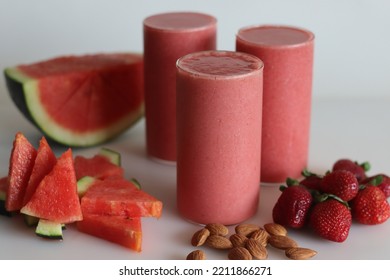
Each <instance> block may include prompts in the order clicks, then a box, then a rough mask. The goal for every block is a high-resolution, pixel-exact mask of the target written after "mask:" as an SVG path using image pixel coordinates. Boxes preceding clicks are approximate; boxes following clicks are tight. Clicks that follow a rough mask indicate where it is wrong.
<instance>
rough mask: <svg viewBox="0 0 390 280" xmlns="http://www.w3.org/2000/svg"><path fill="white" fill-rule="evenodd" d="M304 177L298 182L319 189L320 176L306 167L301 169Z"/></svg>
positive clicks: (309, 187) (320, 183) (312, 188)
mask: <svg viewBox="0 0 390 280" xmlns="http://www.w3.org/2000/svg"><path fill="white" fill-rule="evenodd" d="M302 176H304V178H303V179H302V180H301V181H300V182H299V184H300V185H303V186H305V187H306V188H308V189H311V190H321V185H322V177H321V176H319V175H317V174H315V173H312V172H310V171H308V170H307V169H305V170H303V171H302Z"/></svg>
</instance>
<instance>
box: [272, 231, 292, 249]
mask: <svg viewBox="0 0 390 280" xmlns="http://www.w3.org/2000/svg"><path fill="white" fill-rule="evenodd" d="M268 242H269V244H271V246H272V247H275V248H278V249H283V250H285V249H288V248H293V247H298V244H297V242H295V240H293V239H291V238H290V237H288V236H284V235H271V237H270V238H269V239H268Z"/></svg>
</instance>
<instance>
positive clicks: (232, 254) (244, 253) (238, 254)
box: [228, 247, 252, 260]
mask: <svg viewBox="0 0 390 280" xmlns="http://www.w3.org/2000/svg"><path fill="white" fill-rule="evenodd" d="M228 259H229V260H251V259H252V255H251V253H249V251H248V250H247V249H246V248H244V247H234V248H233V249H231V250H230V251H229V253H228Z"/></svg>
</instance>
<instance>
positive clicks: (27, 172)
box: [5, 132, 37, 212]
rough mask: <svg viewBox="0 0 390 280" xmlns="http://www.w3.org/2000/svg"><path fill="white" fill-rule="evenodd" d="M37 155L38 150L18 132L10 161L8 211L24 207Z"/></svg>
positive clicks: (6, 206) (6, 203) (7, 196)
mask: <svg viewBox="0 0 390 280" xmlns="http://www.w3.org/2000/svg"><path fill="white" fill-rule="evenodd" d="M36 156H37V150H36V149H35V148H34V147H33V145H31V143H30V142H29V141H28V140H27V138H26V137H25V136H24V135H23V134H22V133H21V132H17V133H16V135H15V139H14V142H13V147H12V151H11V156H10V162H9V171H8V180H9V181H8V189H7V193H6V199H5V208H6V210H7V211H9V212H12V211H18V210H20V209H21V208H22V207H23V199H24V195H25V192H26V188H27V185H28V181H29V179H30V176H31V173H32V170H33V166H34V162H35V158H36Z"/></svg>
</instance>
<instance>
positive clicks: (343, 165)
mask: <svg viewBox="0 0 390 280" xmlns="http://www.w3.org/2000/svg"><path fill="white" fill-rule="evenodd" d="M369 169H370V164H369V163H368V162H363V163H362V164H359V163H357V162H356V161H352V160H350V159H339V160H338V161H336V162H335V163H334V164H333V168H332V171H335V170H347V171H349V172H352V173H353V174H354V175H355V176H356V179H357V180H358V181H359V182H360V181H362V180H364V179H366V177H367V175H366V171H368V170H369Z"/></svg>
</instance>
